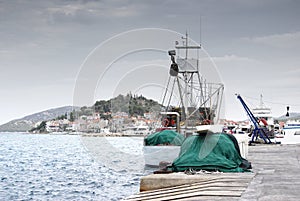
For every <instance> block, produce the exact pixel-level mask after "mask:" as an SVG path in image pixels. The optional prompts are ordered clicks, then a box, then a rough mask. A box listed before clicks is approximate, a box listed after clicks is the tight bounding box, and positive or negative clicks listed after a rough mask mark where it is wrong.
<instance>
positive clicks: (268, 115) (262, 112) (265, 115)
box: [252, 95, 274, 128]
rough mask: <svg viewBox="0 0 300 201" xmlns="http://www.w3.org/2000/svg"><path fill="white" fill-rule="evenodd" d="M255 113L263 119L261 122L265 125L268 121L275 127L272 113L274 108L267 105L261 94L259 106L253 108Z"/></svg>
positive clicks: (269, 124) (268, 123) (270, 125)
mask: <svg viewBox="0 0 300 201" xmlns="http://www.w3.org/2000/svg"><path fill="white" fill-rule="evenodd" d="M252 113H253V115H254V116H255V117H256V118H258V119H259V120H261V124H262V125H264V124H266V123H267V125H268V126H269V127H270V128H271V127H272V128H273V127H274V118H273V114H272V110H271V108H269V107H266V105H265V104H264V102H263V96H262V95H260V103H259V106H257V107H256V108H253V109H252Z"/></svg>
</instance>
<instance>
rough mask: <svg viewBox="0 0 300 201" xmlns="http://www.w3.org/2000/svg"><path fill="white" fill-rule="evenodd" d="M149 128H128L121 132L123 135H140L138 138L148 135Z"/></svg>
mask: <svg viewBox="0 0 300 201" xmlns="http://www.w3.org/2000/svg"><path fill="white" fill-rule="evenodd" d="M149 132H150V131H149V126H143V125H139V126H129V127H127V128H126V130H125V131H123V134H124V135H125V136H126V135H130V136H134V135H140V136H145V135H148V134H149Z"/></svg>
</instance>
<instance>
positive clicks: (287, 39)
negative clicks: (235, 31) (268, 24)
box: [243, 31, 300, 48]
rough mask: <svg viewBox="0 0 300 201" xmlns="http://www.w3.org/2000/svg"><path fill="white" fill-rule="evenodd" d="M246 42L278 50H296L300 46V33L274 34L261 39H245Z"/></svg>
mask: <svg viewBox="0 0 300 201" xmlns="http://www.w3.org/2000/svg"><path fill="white" fill-rule="evenodd" d="M243 39H244V40H247V41H250V42H253V43H257V44H263V45H267V46H271V47H277V48H295V47H299V45H300V31H298V32H291V33H283V34H273V35H267V36H261V37H253V38H243Z"/></svg>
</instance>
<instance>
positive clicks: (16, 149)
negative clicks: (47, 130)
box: [0, 133, 151, 200]
mask: <svg viewBox="0 0 300 201" xmlns="http://www.w3.org/2000/svg"><path fill="white" fill-rule="evenodd" d="M142 140H143V139H142V138H139V137H137V138H120V137H119V138H118V137H111V138H107V137H81V136H70V135H33V134H26V133H0V200H121V199H122V198H125V197H128V196H129V195H131V194H133V193H136V192H138V190H139V181H140V177H141V176H142V175H145V174H149V173H150V172H151V170H150V171H149V170H148V172H147V171H145V170H144V159H143V155H142Z"/></svg>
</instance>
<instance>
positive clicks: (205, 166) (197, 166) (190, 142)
mask: <svg viewBox="0 0 300 201" xmlns="http://www.w3.org/2000/svg"><path fill="white" fill-rule="evenodd" d="M249 168H251V165H250V163H249V162H248V161H247V160H245V159H243V158H242V157H241V155H240V151H239V147H238V144H237V141H236V139H235V138H234V136H232V135H229V134H223V133H207V134H204V135H192V136H189V137H188V138H186V139H185V141H184V142H183V144H182V145H181V150H180V153H179V156H178V158H176V159H175V160H174V161H173V164H172V170H173V171H175V172H178V171H185V170H188V169H193V170H208V171H216V170H218V171H221V172H245V171H249V170H248V169H249Z"/></svg>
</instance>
